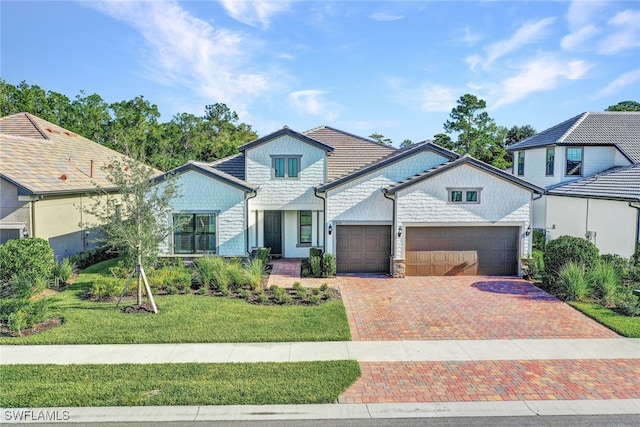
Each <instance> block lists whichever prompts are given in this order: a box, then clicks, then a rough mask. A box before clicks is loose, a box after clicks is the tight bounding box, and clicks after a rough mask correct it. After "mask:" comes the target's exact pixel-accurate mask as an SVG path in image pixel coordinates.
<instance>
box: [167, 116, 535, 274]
mask: <svg viewBox="0 0 640 427" xmlns="http://www.w3.org/2000/svg"><path fill="white" fill-rule="evenodd" d="M239 151H240V153H239V154H237V155H235V156H231V157H229V158H226V159H222V160H219V161H217V162H214V163H208V164H205V163H198V162H191V163H189V164H188V165H185V166H183V167H181V168H178V169H176V170H174V171H171V172H169V173H176V174H177V175H178V179H179V180H180V183H181V187H182V188H181V193H182V194H183V195H182V196H181V197H180V198H179V199H177V200H175V201H174V203H173V206H172V212H171V213H169V214H168V215H167V218H168V219H169V220H170V221H173V224H174V233H173V235H172V236H170V238H169V239H168V240H167V242H166V244H165V245H163V247H162V248H161V249H162V252H163V254H164V255H166V256H201V255H204V254H213V253H215V254H219V255H223V256H239V257H244V256H247V255H248V254H249V253H251V251H252V250H253V249H255V248H258V247H269V248H271V253H272V254H273V255H276V256H282V257H285V258H304V257H307V256H308V255H309V248H311V247H319V248H322V249H324V250H325V251H326V252H327V253H331V254H334V255H335V256H336V264H337V269H338V273H340V274H342V273H352V272H353V273H362V272H371V273H390V274H394V275H396V276H403V275H404V274H410V275H447V274H472V275H484V274H488V275H518V274H519V272H520V266H519V259H520V257H521V256H525V255H527V254H528V253H529V252H530V245H531V243H530V238H529V232H528V231H527V230H529V229H530V221H529V218H530V209H531V200H532V199H533V197H534V194H536V193H539V192H540V191H541V189H540V188H538V187H536V186H535V185H531V184H529V183H527V182H525V181H523V180H520V179H518V178H515V177H512V176H510V175H509V174H505V173H504V172H502V171H499V170H497V169H495V168H493V167H491V166H488V165H486V164H484V163H481V162H478V161H476V160H474V159H471V158H469V157H459V156H458V155H456V154H454V153H452V152H450V151H448V150H445V149H443V148H441V147H439V146H437V145H434V144H433V143H431V142H428V141H425V142H423V143H420V144H415V145H413V146H410V147H408V148H405V149H402V150H395V149H393V148H392V147H388V146H384V145H381V144H378V143H377V142H375V141H372V140H369V139H366V138H362V137H358V136H355V135H352V134H349V133H346V132H342V131H339V130H336V129H333V128H330V127H320V128H316V129H313V130H311V131H308V132H305V133H298V132H295V131H292V130H290V129H288V128H284V129H281V130H279V131H277V132H274V133H272V134H270V135H267V136H265V137H263V138H260V139H258V140H256V141H253V142H251V143H248V144H245V145H244V146H242V147H240V149H239ZM185 216H190V217H189V218H187V217H185ZM179 220H180V221H181V222H178V221H179ZM185 222H186V224H187V227H186V228H185V227H184V224H185ZM438 233H439V234H438ZM442 233H444V234H445V235H449V234H451V235H453V234H455V236H456V238H455V239H454V240H455V241H456V242H457V243H456V244H453V245H447V244H443V242H446V241H447V240H451V239H446V238H445V239H443V238H442ZM425 236H426V237H425ZM425 238H426V240H427V241H429V242H432V243H433V244H432V245H431V246H429V247H424V245H422V244H421V243H420V242H422V241H423V240H424V239H425ZM185 242H186V243H185ZM198 242H200V244H198ZM438 242H440V243H438ZM487 242H489V243H487ZM491 242H496V244H495V245H494V244H493V243H491ZM496 245H497V246H498V247H499V249H496V248H495V247H494V246H496ZM187 248H188V249H189V250H186V249H187ZM425 257H426V258H425ZM435 264H437V267H433V265H435Z"/></svg>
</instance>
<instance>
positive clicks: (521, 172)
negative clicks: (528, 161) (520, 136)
mask: <svg viewBox="0 0 640 427" xmlns="http://www.w3.org/2000/svg"><path fill="white" fill-rule="evenodd" d="M522 175H524V151H518V176H522Z"/></svg>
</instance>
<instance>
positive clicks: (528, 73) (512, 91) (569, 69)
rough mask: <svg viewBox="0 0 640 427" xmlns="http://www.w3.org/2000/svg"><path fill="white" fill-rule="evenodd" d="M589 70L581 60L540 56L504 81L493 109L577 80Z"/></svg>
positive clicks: (588, 66)
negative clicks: (568, 81)
mask: <svg viewBox="0 0 640 427" xmlns="http://www.w3.org/2000/svg"><path fill="white" fill-rule="evenodd" d="M590 68H591V64H589V63H587V62H585V61H582V60H568V61H567V60H564V59H561V58H559V57H555V56H553V55H540V56H538V57H536V58H534V59H532V60H531V61H529V62H528V63H526V64H524V66H523V67H522V68H521V70H520V72H519V73H518V74H517V75H515V76H513V77H509V78H508V79H506V80H505V81H504V82H503V83H502V84H501V85H500V86H499V89H497V91H496V92H497V93H496V94H495V96H496V98H497V99H496V101H495V102H494V103H493V106H494V108H498V107H501V106H503V105H508V104H511V103H513V102H516V101H518V100H520V99H523V98H524V97H526V96H527V95H529V94H531V93H535V92H546V91H550V90H553V89H555V88H557V87H558V86H560V85H561V84H562V82H564V81H565V80H577V79H580V78H581V77H583V76H584V75H585V74H586V73H587V71H589V69H590Z"/></svg>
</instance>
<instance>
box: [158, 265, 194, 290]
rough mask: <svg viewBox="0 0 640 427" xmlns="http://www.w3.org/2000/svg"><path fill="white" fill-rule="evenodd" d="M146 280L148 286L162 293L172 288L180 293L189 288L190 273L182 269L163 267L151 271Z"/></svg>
mask: <svg viewBox="0 0 640 427" xmlns="http://www.w3.org/2000/svg"><path fill="white" fill-rule="evenodd" d="M147 278H148V280H149V286H151V287H152V288H156V289H159V290H162V291H168V290H169V288H170V287H174V288H176V290H177V291H180V292H181V291H184V290H185V289H187V288H188V287H189V286H191V272H190V271H189V269H187V268H184V267H163V268H159V269H157V270H151V272H150V273H149V275H148V276H147Z"/></svg>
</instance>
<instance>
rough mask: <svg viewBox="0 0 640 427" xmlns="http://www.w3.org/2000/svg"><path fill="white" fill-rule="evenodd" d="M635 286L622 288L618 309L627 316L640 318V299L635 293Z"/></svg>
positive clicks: (629, 285) (628, 285)
mask: <svg viewBox="0 0 640 427" xmlns="http://www.w3.org/2000/svg"><path fill="white" fill-rule="evenodd" d="M634 288H635V286H633V285H632V284H627V285H626V286H622V287H621V289H620V293H619V300H618V301H617V308H618V309H619V310H620V311H621V312H622V313H624V314H625V315H627V316H634V317H635V316H640V297H638V296H636V295H635V294H634V293H633V289H634Z"/></svg>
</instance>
